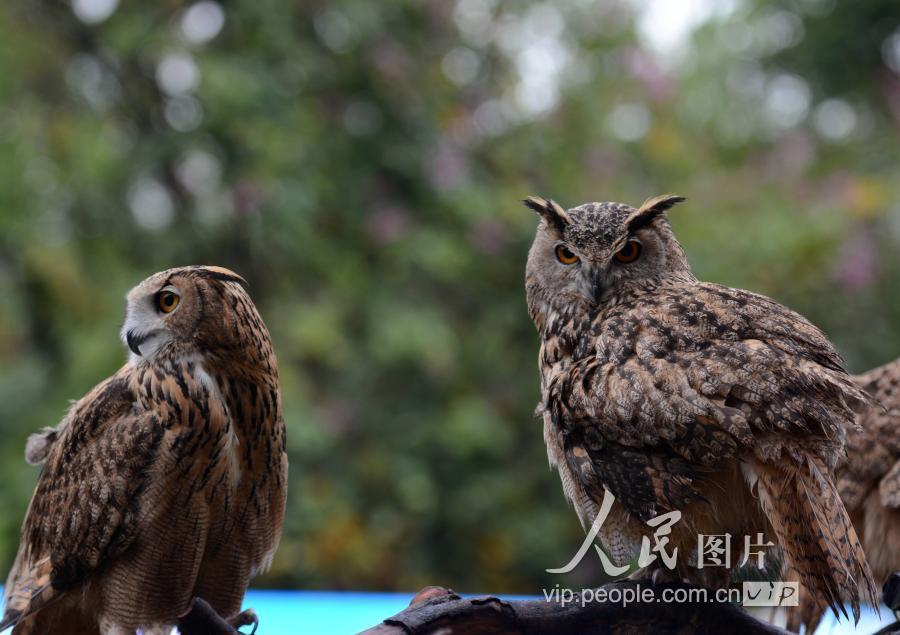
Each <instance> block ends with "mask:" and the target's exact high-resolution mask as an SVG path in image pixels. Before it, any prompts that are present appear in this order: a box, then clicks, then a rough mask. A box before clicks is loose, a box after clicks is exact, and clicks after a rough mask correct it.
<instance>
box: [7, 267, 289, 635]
mask: <svg viewBox="0 0 900 635" xmlns="http://www.w3.org/2000/svg"><path fill="white" fill-rule="evenodd" d="M242 282H243V281H242V280H241V278H240V277H239V276H237V275H236V274H234V273H233V272H231V271H228V270H226V269H222V268H219V267H185V268H180V269H170V270H168V271H163V272H161V273H158V274H155V275H153V276H151V277H150V278H148V279H147V280H145V281H144V282H142V283H141V284H140V285H138V286H137V287H135V288H134V289H133V290H132V291H131V292H130V293H129V295H128V310H127V314H126V322H125V326H124V327H123V329H122V337H123V340H125V341H126V342H127V343H128V345H129V348H131V350H132V354H131V356H130V359H129V361H128V363H127V364H126V365H125V366H124V367H122V368H121V369H120V370H119V371H118V372H117V373H116V374H115V375H113V376H112V377H110V378H108V379H106V380H105V381H103V382H102V383H100V384H99V385H98V386H97V387H95V388H94V389H93V390H92V391H91V392H89V393H88V394H87V395H86V396H85V397H83V398H82V399H80V400H79V401H78V402H76V403H75V404H74V405H73V406H72V408H71V409H70V410H69V412H68V414H67V415H66V417H65V418H64V419H63V421H62V422H61V423H60V425H59V426H58V427H57V428H55V429H45V430H44V431H42V432H41V433H39V434H38V435H36V436H33V438H32V439H31V440H30V442H29V446H28V451H27V452H26V455H27V458H28V459H29V461H31V462H44V467H43V470H42V472H41V475H40V478H39V480H38V484H37V487H36V489H35V493H34V496H33V498H32V501H31V505H30V506H29V509H28V512H27V514H26V517H25V522H24V524H23V527H22V539H21V544H20V546H19V552H18V555H17V557H16V561H15V563H14V565H13V568H12V570H11V572H10V574H9V578H8V580H7V585H6V589H5V593H6V598H5V599H6V607H7V610H6V614H5V616H4V622H3V624H4V626H6V625H9V624H15V625H16V627H15V629H14V631H13V632H14V633H15V634H21V633H59V632H66V633H104V634H106V633H126V632H127V633H133V632H134V631H135V629H137V628H141V629H143V631H144V632H145V633H150V632H152V633H156V632H160V633H168V632H169V631H170V630H171V628H172V626H173V625H174V624H175V622H176V620H177V618H178V617H179V616H180V615H181V614H183V613H185V612H186V611H187V609H188V607H189V605H190V602H191V599H192V598H193V597H201V598H203V599H204V600H206V601H207V602H209V603H210V605H212V607H213V608H214V609H215V610H216V611H217V612H218V613H219V614H222V615H232V614H234V613H236V612H237V611H238V610H239V609H240V604H241V601H242V598H243V595H244V592H245V590H246V588H247V584H248V582H249V580H250V578H251V577H252V576H254V575H255V574H257V573H258V572H260V571H262V570H264V569H266V568H267V567H268V566H269V564H270V562H271V559H272V555H273V553H274V551H275V548H276V546H277V544H278V538H279V536H280V533H281V525H282V520H283V517H284V505H285V494H286V487H287V456H286V453H285V435H284V421H283V419H282V414H281V401H280V396H279V386H278V368H277V363H276V360H275V354H274V351H273V349H272V343H271V340H270V338H269V334H268V331H267V329H266V327H265V325H264V324H263V321H262V319H261V318H260V316H259V313H258V312H257V311H256V308H255V307H254V306H253V302H252V301H251V300H250V297H249V296H248V295H247V293H246V292H245V291H244V289H243V287H242V286H241V283H242ZM171 294H174V295H175V296H177V300H175V299H172V295H171ZM172 304H174V305H175V306H174V308H171V305H172ZM167 309H171V310H170V311H166V310H167Z"/></svg>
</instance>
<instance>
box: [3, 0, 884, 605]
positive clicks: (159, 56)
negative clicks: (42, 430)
mask: <svg viewBox="0 0 900 635" xmlns="http://www.w3.org/2000/svg"><path fill="white" fill-rule="evenodd" d="M688 5H690V6H688ZM898 29H900V6H898V5H897V4H896V2H895V1H894V0H871V1H869V2H865V3H862V4H860V3H851V2H849V0H841V1H838V2H835V1H834V0H791V1H787V0H784V1H781V2H761V1H755V0H731V1H730V2H727V3H719V2H714V1H713V0H707V1H705V2H692V3H678V2H667V1H666V0H655V1H653V2H649V3H636V2H634V3H632V2H625V1H624V0H622V1H619V2H615V1H610V2H605V3H593V2H586V1H583V0H566V1H563V2H554V3H549V2H548V3H535V2H528V1H524V0H523V1H521V2H514V3H513V2H509V3H500V2H498V1H497V0H458V1H450V0H423V1H421V2H400V1H399V0H386V1H383V2H377V3H376V2H366V1H364V0H343V1H336V2H324V1H321V2H316V1H310V2H303V3H299V2H293V3H292V2H278V1H276V0H255V1H252V2H251V1H245V0H232V1H229V2H223V3H222V4H221V5H220V4H216V3H215V2H213V1H212V0H202V1H201V2H198V3H196V4H191V3H183V2H181V1H180V0H164V1H162V2H156V3H123V5H122V6H117V2H116V1H115V0H72V2H71V3H69V2H62V1H59V0H7V1H6V2H4V3H2V5H0V296H2V298H3V302H2V304H0V359H2V375H0V426H2V432H3V435H2V440H0V453H2V457H3V463H2V466H0V482H2V486H0V505H2V508H3V509H4V510H5V513H4V514H3V516H2V518H0V564H2V565H4V566H7V565H9V563H10V562H11V560H12V556H13V553H14V549H15V545H16V542H17V539H18V536H17V532H18V525H19V523H20V521H21V518H22V516H23V514H24V511H25V507H26V505H27V502H28V500H29V497H30V494H31V491H32V488H33V485H34V481H35V478H36V476H37V472H36V470H35V469H34V468H28V467H27V466H26V465H25V463H24V461H23V460H22V450H23V447H24V442H25V438H26V436H27V435H28V433H29V432H31V431H34V430H35V429H37V428H39V427H40V426H43V425H52V424H54V423H55V422H57V421H58V420H59V418H60V417H61V416H62V414H63V412H64V411H65V408H66V407H67V403H68V400H70V399H76V398H78V397H79V396H81V395H82V394H84V392H86V391H87V390H88V389H89V388H90V387H91V386H92V385H94V384H95V383H96V382H98V381H99V380H100V379H101V378H103V377H105V376H107V375H109V374H110V373H112V372H113V371H114V370H115V368H116V367H117V366H118V365H119V364H121V363H122V360H123V358H124V357H125V351H124V349H123V347H122V345H121V344H120V343H119V341H118V338H117V328H118V326H119V321H120V319H121V315H122V307H123V296H124V294H125V292H126V291H127V290H128V289H129V288H130V287H131V286H132V285H134V284H136V283H137V282H138V281H140V280H141V279H143V278H144V277H146V276H147V275H149V274H151V273H153V272H155V271H157V270H161V269H164V268H167V267H171V266H176V265H183V264H192V263H209V264H220V265H224V266H227V267H230V268H233V269H235V270H237V271H238V272H240V273H241V274H242V275H244V276H245V277H246V278H247V279H248V280H249V281H250V290H251V294H252V295H253V297H254V298H255V300H256V301H257V303H258V305H259V307H260V310H261V312H262V314H263V316H264V318H265V319H266V321H267V323H268V325H269V327H270V329H271V331H272V334H273V337H274V339H275V344H276V349H277V352H278V354H279V359H280V364H281V368H282V390H283V395H284V402H285V408H286V419H287V424H288V431H289V451H290V456H291V477H290V491H289V502H288V516H287V520H286V525H285V530H284V537H283V540H282V544H281V548H280V550H279V552H278V554H277V557H276V561H275V565H274V568H273V571H272V572H271V573H270V574H269V575H268V576H267V577H266V578H264V579H263V580H261V581H260V584H263V585H265V584H269V585H279V586H291V587H303V588H367V589H406V590H412V589H417V588H419V587H421V586H423V585H426V584H443V585H449V586H453V587H454V588H457V589H459V590H464V591H486V590H490V591H494V592H513V591H519V592H528V593H535V592H537V591H538V589H539V587H540V586H541V585H545V586H547V585H550V586H552V584H554V583H555V582H558V581H559V582H562V581H561V580H556V579H554V577H553V576H549V575H548V574H545V573H544V569H546V568H548V567H555V566H561V565H562V564H564V563H565V562H566V561H568V559H569V557H570V556H571V555H572V553H574V550H575V549H576V548H577V546H578V545H579V544H580V543H581V539H582V536H583V534H582V531H581V528H580V527H579V525H578V522H577V520H576V518H575V515H574V514H573V513H572V512H571V510H570V509H568V508H567V506H566V504H565V502H564V500H563V497H562V494H561V490H560V486H559V482H558V478H557V476H556V475H555V474H554V473H552V472H550V471H549V470H548V469H547V468H546V454H545V450H544V447H543V441H542V435H541V425H540V422H539V421H538V420H536V419H535V418H533V416H532V410H533V407H534V405H535V403H536V401H537V397H538V382H537V368H536V354H537V348H538V341H537V337H536V335H535V333H534V330H533V327H532V325H531V323H530V321H529V319H528V316H527V314H526V311H525V305H524V293H523V288H522V287H523V285H522V279H523V269H524V262H525V256H526V252H527V249H528V245H529V243H530V239H531V236H532V233H533V229H534V226H535V219H534V217H533V215H532V214H531V213H530V212H528V211H527V210H526V209H524V208H523V207H522V206H521V204H520V203H519V201H520V199H521V198H523V197H524V196H526V195H529V194H541V195H545V196H552V197H553V198H555V199H556V200H558V201H560V202H562V203H563V204H566V205H568V206H571V205H575V204H578V203H581V202H584V201H587V200H623V201H626V202H630V203H632V204H636V203H640V202H641V201H642V200H643V199H644V198H645V197H648V196H651V195H655V194H659V193H662V192H666V191H674V192H678V193H681V194H684V195H687V196H688V197H689V198H690V199H691V200H690V202H689V203H688V204H686V205H684V206H682V207H679V208H678V209H677V210H675V211H674V212H673V213H672V221H673V223H674V225H675V229H676V231H677V232H678V234H679V236H680V237H681V239H682V241H683V243H684V245H685V248H686V250H687V253H688V255H689V258H690V259H691V261H692V263H693V265H694V267H695V269H696V270H697V272H698V274H699V275H700V276H701V277H702V278H705V279H709V280H714V281H718V282H723V283H726V284H730V285H734V286H741V287H745V288H749V289H752V290H755V291H759V292H763V293H767V294H770V295H772V296H774V297H775V298H777V299H779V300H781V301H783V302H785V303H787V304H789V305H790V306H792V307H793V308H795V309H797V310H799V311H801V312H802V313H805V314H806V315H807V316H809V317H810V318H811V319H812V320H813V321H814V322H816V323H817V324H819V325H820V326H821V327H823V328H824V329H825V330H826V331H827V332H828V333H829V334H830V335H831V336H832V337H833V339H834V340H835V342H836V343H837V344H838V346H839V347H840V348H841V350H842V351H843V352H844V354H845V355H846V357H847V359H848V363H849V366H850V368H851V369H852V370H855V371H862V370H865V369H866V368H868V367H870V366H873V365H875V364H877V363H881V362H884V361H887V360H889V359H891V358H893V357H896V356H898V355H900V328H898V325H900V291H898V289H900V267H898V264H900V256H898V243H900V163H898V153H897V148H898V147H900V143H898V142H900V138H898V137H900V134H898V121H900V30H898ZM598 577H599V573H598V567H597V566H596V564H590V563H587V561H586V563H585V564H583V565H582V566H581V567H579V568H578V569H577V570H576V571H575V572H574V573H573V577H572V578H571V579H570V580H568V581H569V582H571V583H573V584H575V583H577V582H579V581H597V580H598Z"/></svg>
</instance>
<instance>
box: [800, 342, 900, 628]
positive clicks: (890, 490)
mask: <svg viewBox="0 0 900 635" xmlns="http://www.w3.org/2000/svg"><path fill="white" fill-rule="evenodd" d="M855 379H856V382H857V383H858V384H859V385H860V386H862V387H863V388H865V390H866V391H867V392H868V393H869V394H870V395H872V397H874V398H875V399H876V400H877V402H878V403H877V404H876V405H874V406H872V407H870V408H868V409H866V410H864V411H862V412H861V413H860V414H859V415H858V416H857V422H858V423H859V424H860V429H859V430H851V431H849V432H848V433H847V458H846V460H844V461H842V462H841V463H840V464H839V465H838V468H837V471H836V473H837V486H838V491H839V492H840V493H841V499H842V500H843V501H844V505H845V506H846V508H847V511H848V512H850V519H851V520H852V521H853V526H854V528H855V529H856V532H857V533H858V534H859V536H860V538H861V539H862V544H863V546H864V547H865V550H866V555H867V556H868V559H869V565H870V566H871V567H872V575H873V577H874V578H875V581H876V582H877V583H878V584H879V585H881V584H883V583H884V581H885V580H887V577H888V576H889V575H890V574H891V573H893V572H894V571H900V359H898V360H896V361H894V362H892V363H890V364H885V365H884V366H880V367H878V368H876V369H875V370H871V371H869V372H868V373H866V374H864V375H859V376H857V377H855ZM821 617H822V609H821V608H820V607H818V606H816V605H815V603H814V602H810V601H809V598H808V597H806V596H803V597H802V599H801V603H800V606H799V609H798V610H794V611H792V612H791V618H790V619H789V620H788V626H789V627H791V628H794V629H795V630H796V629H797V628H798V627H799V626H800V624H801V623H802V624H805V625H806V627H807V632H809V633H811V632H813V631H814V630H815V629H816V627H817V626H818V624H819V621H820V620H821Z"/></svg>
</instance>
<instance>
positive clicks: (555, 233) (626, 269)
mask: <svg viewBox="0 0 900 635" xmlns="http://www.w3.org/2000/svg"><path fill="white" fill-rule="evenodd" d="M682 200H684V199H682V198H681V197H678V196H661V197H657V198H654V199H651V200H648V201H647V202H646V203H644V205H642V206H641V207H640V209H635V208H633V207H629V206H628V205H623V204H620V203H589V204H586V205H581V206H579V207H576V208H574V209H570V210H564V209H563V208H562V207H560V206H559V205H557V204H556V203H554V202H552V201H547V200H543V199H537V198H531V199H528V200H527V201H525V202H526V204H527V205H528V207H530V208H531V209H533V210H534V211H536V212H537V213H538V214H539V216H540V217H541V223H540V225H539V227H538V229H537V235H536V236H535V239H534V243H533V245H532V247H531V251H530V253H529V255H528V265H527V272H526V279H525V286H526V291H527V298H528V310H529V313H530V315H531V318H532V319H533V320H534V323H535V326H536V327H537V330H538V333H539V334H540V337H541V350H540V357H539V365H540V376H541V402H540V404H539V406H538V410H539V412H541V413H542V415H543V419H544V439H545V441H546V443H547V450H548V454H549V458H550V462H551V464H552V465H555V466H556V467H557V469H558V471H559V474H560V477H561V479H562V483H563V489H564V491H565V494H566V496H567V497H568V498H569V499H570V500H571V501H572V503H573V504H574V506H575V509H576V511H577V512H578V515H579V517H580V519H581V521H582V523H583V524H585V525H589V524H591V523H592V522H593V520H594V518H595V516H596V515H597V511H598V508H599V506H600V502H601V501H602V499H603V495H604V490H609V492H611V493H612V494H613V495H614V496H615V499H616V500H615V504H614V505H613V508H612V510H611V511H610V513H609V516H608V517H607V520H606V522H605V523H604V524H603V526H602V528H601V531H600V534H599V536H600V539H601V541H602V543H603V544H604V546H605V548H606V550H607V552H608V554H609V555H610V557H611V559H612V560H613V561H614V563H615V564H617V565H624V564H628V563H629V562H631V561H632V560H633V559H634V558H635V557H636V556H637V555H638V553H639V549H640V545H641V538H642V536H645V535H649V534H652V533H653V532H652V530H651V529H650V528H648V526H647V525H646V524H645V523H646V521H648V520H650V519H652V518H654V517H656V516H658V515H661V514H663V513H666V512H672V511H680V512H681V514H682V516H681V520H680V521H679V522H678V523H676V524H675V525H674V526H673V527H672V534H671V536H670V546H673V547H678V549H679V557H678V564H677V568H676V570H675V571H674V572H667V571H665V570H662V569H658V570H657V571H655V572H653V573H654V575H658V574H659V573H663V574H670V575H674V576H677V577H678V578H683V579H687V580H689V581H692V582H695V583H698V584H702V585H707V586H723V585H726V584H728V581H729V578H730V573H731V571H730V570H729V569H733V568H735V567H736V566H737V565H738V564H740V563H741V562H742V561H743V558H741V552H742V551H744V547H745V545H746V544H747V543H745V542H743V541H742V538H743V537H753V538H755V537H756V536H757V533H758V532H762V533H763V534H764V536H765V537H766V538H767V539H771V540H772V541H773V542H774V543H775V545H776V546H778V547H780V549H781V551H782V552H783V556H784V562H785V566H786V572H785V573H786V575H787V578H786V579H788V580H792V579H793V580H799V581H800V582H801V583H802V585H805V586H806V587H808V588H809V589H810V590H811V592H812V594H813V596H814V598H815V600H816V602H817V603H818V604H819V605H820V606H831V607H832V609H834V610H835V611H837V609H838V608H839V607H840V608H841V610H843V608H842V605H841V602H842V601H845V600H846V601H849V602H851V603H852V605H853V613H854V616H855V617H857V619H858V615H859V602H860V600H861V599H869V600H871V599H874V597H875V586H874V583H873V582H872V577H871V574H870V573H869V568H868V565H867V564H866V560H865V556H864V554H863V549H862V547H861V546H860V542H859V540H858V539H857V535H856V532H855V531H854V529H853V526H852V525H851V523H850V520H849V517H848V515H847V512H846V510H845V509H844V506H843V504H842V503H841V500H840V497H839V496H838V492H837V489H836V487H835V484H834V483H835V482H834V476H833V470H834V467H835V464H836V462H837V460H838V458H839V456H840V455H841V452H842V450H843V446H844V438H845V429H846V428H849V427H852V426H853V416H854V411H853V408H855V407H860V406H861V404H864V403H866V402H867V401H868V399H869V398H868V395H866V394H865V392H864V391H863V390H861V389H860V388H859V387H858V386H857V385H856V384H855V383H854V382H853V380H852V379H851V378H850V377H849V376H848V375H847V374H846V372H845V371H844V368H843V364H842V360H841V358H840V357H839V355H838V354H837V353H836V352H835V350H834V348H833V347H832V345H831V344H830V343H829V341H828V339H827V338H826V337H825V336H824V335H823V334H822V333H821V331H819V330H818V329H817V328H816V327H814V326H813V325H812V324H810V323H809V322H808V321H807V320H806V319H804V318H803V317H802V316H801V315H798V314H797V313H795V312H793V311H791V310H789V309H787V308H785V307H784V306H782V305H780V304H778V303H777V302H775V301H773V300H771V299H769V298H767V297H764V296H761V295H757V294H755V293H750V292H748V291H742V290H739V289H732V288H729V287H724V286H721V285H717V284H710V283H706V282H701V281H699V280H697V278H696V277H695V276H694V274H693V273H692V272H691V268H690V266H689V265H688V261H687V258H686V257H685V254H684V251H683V250H682V248H681V245H679V243H678V241H677V240H676V238H675V235H674V234H673V232H672V228H671V226H670V225H669V221H668V219H667V218H666V216H665V212H666V211H667V210H668V209H669V208H671V207H672V206H673V205H675V204H676V203H678V202H680V201H682ZM726 533H728V534H731V536H732V537H733V538H734V539H735V540H734V542H733V543H732V544H731V550H732V552H734V551H735V550H736V551H737V552H738V554H737V557H732V559H731V563H730V564H731V567H730V568H724V569H721V568H709V567H707V568H704V569H702V570H701V569H698V568H697V567H696V561H694V562H692V559H694V560H695V557H696V555H697V554H698V535H699V534H704V535H721V534H726ZM747 551H750V550H747ZM743 555H749V554H748V553H744V554H743ZM732 556H734V554H732Z"/></svg>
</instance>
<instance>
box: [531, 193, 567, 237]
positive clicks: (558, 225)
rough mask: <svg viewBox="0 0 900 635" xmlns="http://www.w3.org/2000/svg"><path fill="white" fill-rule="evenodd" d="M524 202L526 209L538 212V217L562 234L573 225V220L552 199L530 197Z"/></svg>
mask: <svg viewBox="0 0 900 635" xmlns="http://www.w3.org/2000/svg"><path fill="white" fill-rule="evenodd" d="M522 202H523V203H525V207H528V208H529V209H531V210H534V211H535V212H537V214H538V216H540V217H541V218H543V219H544V220H545V221H546V222H547V224H548V225H549V226H550V227H553V228H554V229H556V230H557V231H558V232H560V233H562V232H563V230H564V229H565V228H566V226H567V225H571V224H572V219H571V218H570V217H569V215H568V213H566V210H564V209H563V207H562V205H560V204H559V203H556V202H555V201H553V200H551V199H546V198H541V197H540V196H529V197H528V198H526V199H524V200H523V201H522Z"/></svg>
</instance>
